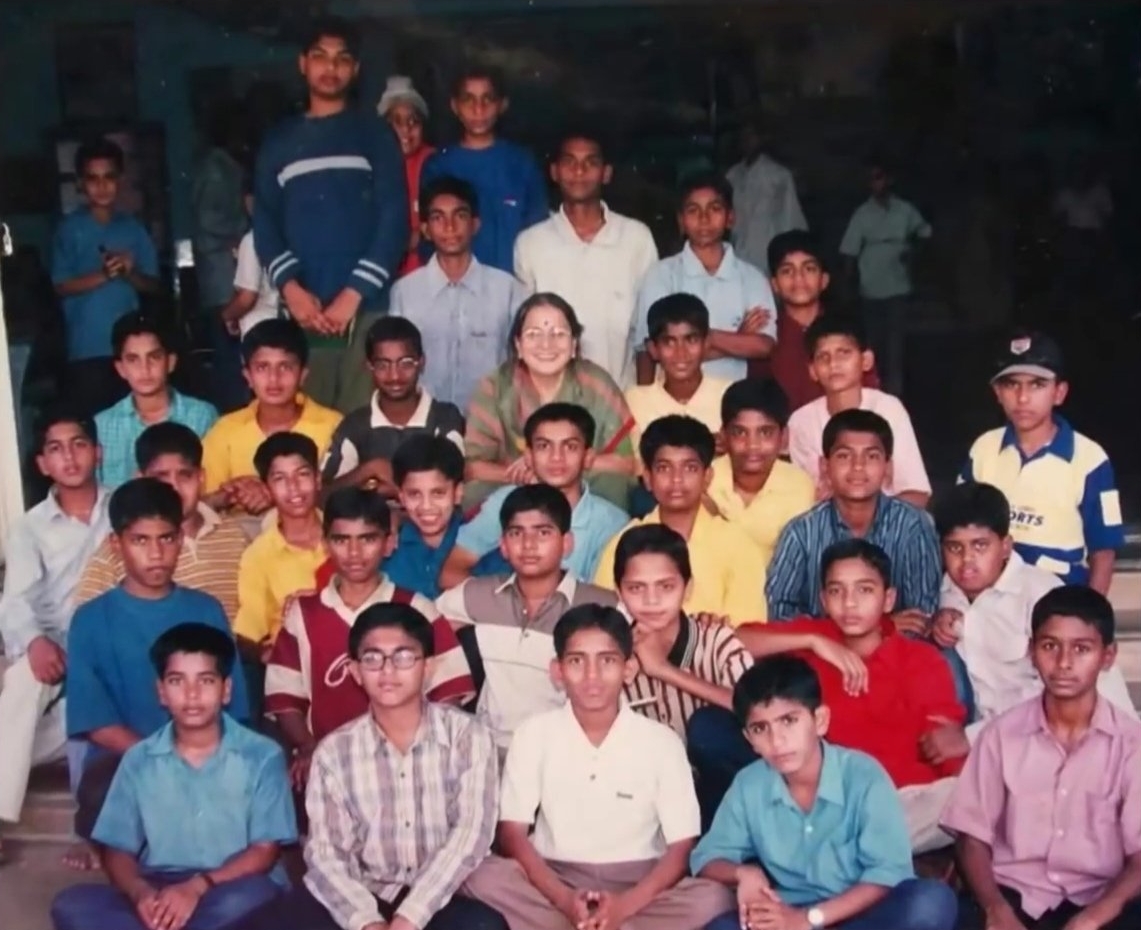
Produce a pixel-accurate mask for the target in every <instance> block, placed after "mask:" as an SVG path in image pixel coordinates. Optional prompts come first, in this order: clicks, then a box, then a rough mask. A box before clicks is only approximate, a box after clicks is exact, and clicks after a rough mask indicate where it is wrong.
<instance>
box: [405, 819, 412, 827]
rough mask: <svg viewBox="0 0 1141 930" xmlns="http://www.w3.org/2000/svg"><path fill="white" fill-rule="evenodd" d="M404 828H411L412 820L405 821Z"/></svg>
mask: <svg viewBox="0 0 1141 930" xmlns="http://www.w3.org/2000/svg"><path fill="white" fill-rule="evenodd" d="M404 826H406V827H411V826H412V821H411V820H405V821H404Z"/></svg>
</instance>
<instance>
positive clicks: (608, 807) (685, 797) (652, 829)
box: [499, 704, 701, 864]
mask: <svg viewBox="0 0 1141 930" xmlns="http://www.w3.org/2000/svg"><path fill="white" fill-rule="evenodd" d="M499 819H500V820H501V821H505V822H510V823H524V824H534V825H535V832H534V834H533V836H532V842H533V843H534V844H535V850H536V852H538V853H539V855H540V856H542V857H543V858H544V859H553V860H556V861H558V862H586V863H598V864H605V863H610V862H646V861H652V860H655V859H659V858H661V855H662V853H664V852H665V850H666V847H667V846H669V845H672V844H673V843H680V842H682V841H684V840H689V839H693V838H694V837H696V836H697V835H698V834H699V833H700V832H701V813H700V810H699V809H698V806H697V794H696V792H695V791H694V788H693V774H692V772H691V770H690V767H689V759H687V758H686V754H685V746H684V745H683V744H682V741H681V740H680V739H679V738H678V735H677V734H676V733H674V732H673V731H672V730H671V729H670V728H669V727H667V726H663V725H662V724H660V723H657V722H656V721H654V720H650V719H649V718H647V717H643V716H642V715H641V714H637V713H635V712H634V711H632V710H631V709H630V708H629V707H626V706H623V707H622V708H621V709H620V710H619V711H618V716H617V717H616V718H615V720H614V723H613V724H611V726H610V732H609V733H607V734H606V739H604V740H603V741H602V744H601V745H600V746H595V745H594V744H593V743H591V741H590V740H588V739H587V738H586V734H585V733H584V732H583V730H582V727H581V726H580V724H579V722H578V719H577V718H576V717H575V715H574V711H573V710H572V709H571V706H570V704H566V705H564V706H563V707H560V708H556V709H554V710H548V711H546V712H545V713H540V714H536V715H534V716H533V717H531V718H530V719H529V720H526V721H524V722H523V723H522V724H520V726H519V729H518V730H516V731H515V739H514V740H512V742H511V748H510V749H509V750H508V752H507V762H506V764H505V765H504V768H503V792H502V795H501V798H500V809H499Z"/></svg>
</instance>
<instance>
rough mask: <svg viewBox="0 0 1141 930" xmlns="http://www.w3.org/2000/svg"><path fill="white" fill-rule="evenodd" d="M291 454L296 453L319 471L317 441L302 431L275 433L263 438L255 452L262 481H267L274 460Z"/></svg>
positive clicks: (255, 468)
mask: <svg viewBox="0 0 1141 930" xmlns="http://www.w3.org/2000/svg"><path fill="white" fill-rule="evenodd" d="M290 455H296V456H297V457H298V458H300V459H301V460H302V461H303V462H305V464H306V465H308V466H309V467H310V468H312V469H313V471H317V461H318V458H319V456H318V454H317V443H315V442H314V441H313V440H312V439H310V438H309V437H308V436H302V435H301V434H300V433H274V434H273V435H272V436H269V437H267V438H266V439H264V440H262V444H261V445H260V446H258V448H257V451H256V452H255V453H254V470H255V471H256V472H257V473H258V477H259V478H261V480H262V481H267V480H268V479H269V470H270V468H271V467H272V466H273V463H274V460H275V459H279V458H285V457H286V456H290Z"/></svg>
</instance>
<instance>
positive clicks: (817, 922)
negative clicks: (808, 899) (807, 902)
mask: <svg viewBox="0 0 1141 930" xmlns="http://www.w3.org/2000/svg"><path fill="white" fill-rule="evenodd" d="M804 916H805V917H807V918H808V926H810V927H811V928H812V930H824V912H823V911H822V910H820V908H818V907H810V908H809V909H808V913H807V914H805V915H804Z"/></svg>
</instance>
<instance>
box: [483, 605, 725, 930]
mask: <svg viewBox="0 0 1141 930" xmlns="http://www.w3.org/2000/svg"><path fill="white" fill-rule="evenodd" d="M554 639H555V652H556V655H557V659H556V660H555V661H553V662H552V663H551V675H552V677H554V678H555V680H556V681H557V682H558V683H559V685H560V687H562V688H563V689H565V691H566V693H567V704H566V706H564V707H562V708H557V709H555V710H548V711H546V712H545V713H540V714H537V715H535V716H533V717H531V718H530V719H528V720H526V721H524V722H523V723H522V724H520V726H519V727H518V729H517V730H516V732H515V738H514V739H513V740H512V742H511V749H510V750H509V752H508V754H507V764H506V767H505V769H504V772H503V790H502V796H501V801H500V812H499V830H498V834H497V838H498V844H499V849H500V850H501V851H502V853H503V857H502V858H501V857H499V856H490V857H488V858H487V859H486V860H485V861H484V863H483V864H482V865H481V866H480V867H479V868H477V869H476V870H475V872H474V873H472V875H471V876H470V877H469V878H468V880H467V882H466V883H465V885H464V890H465V891H466V892H467V893H469V894H471V895H472V896H473V897H475V898H477V899H478V900H480V901H483V902H484V903H485V904H488V905H489V906H491V907H493V908H495V909H496V910H497V911H499V912H500V913H501V914H502V915H503V916H504V917H505V918H506V919H507V922H508V924H510V926H511V930H565V928H566V927H567V926H568V925H569V926H571V927H575V928H582V930H619V928H622V930H697V928H699V927H702V926H704V925H705V923H706V922H707V921H709V920H711V919H712V918H713V917H714V916H715V915H716V914H719V913H721V912H723V911H724V910H726V909H727V908H728V907H729V906H731V904H732V896H731V895H730V894H729V893H728V891H727V890H726V889H724V888H721V887H719V886H717V885H716V884H714V883H713V882H708V881H702V880H700V879H693V878H687V877H686V876H687V874H688V867H687V866H688V860H689V853H690V850H691V849H692V848H693V843H694V840H695V839H696V838H697V835H698V833H699V832H700V828H701V824H700V813H699V811H698V806H697V797H696V795H695V793H694V790H693V778H692V776H691V774H690V769H689V762H688V761H687V759H686V756H685V748H684V747H683V746H682V743H681V740H680V739H678V737H677V735H676V734H674V733H672V732H670V730H669V728H668V727H665V726H663V725H662V724H660V723H657V722H655V721H653V720H648V719H647V718H645V717H642V716H640V715H638V714H636V713H635V712H634V711H632V710H631V709H630V708H629V707H628V706H626V705H625V702H624V701H623V700H622V689H623V686H624V685H625V684H626V683H627V682H628V681H629V680H630V679H631V678H632V677H633V675H634V673H635V665H634V661H633V660H634V641H633V633H632V632H631V630H630V625H629V623H628V622H627V620H626V618H625V617H623V616H622V614H621V613H619V612H618V611H617V610H615V609H614V608H612V607H603V606H600V605H597V604H583V605H580V606H578V607H575V608H573V609H571V610H569V611H567V612H566V613H565V614H564V615H563V617H562V618H561V619H560V620H559V622H558V624H557V625H556V627H555V631H554ZM532 827H533V828H534V830H533V831H532Z"/></svg>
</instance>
